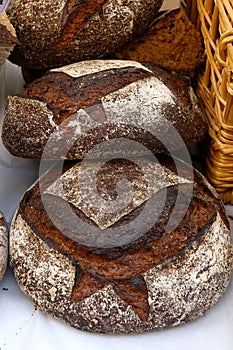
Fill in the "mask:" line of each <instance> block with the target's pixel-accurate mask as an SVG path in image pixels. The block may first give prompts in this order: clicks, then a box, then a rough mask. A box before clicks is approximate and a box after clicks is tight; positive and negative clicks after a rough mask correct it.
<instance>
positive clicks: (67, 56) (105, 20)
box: [8, 0, 163, 69]
mask: <svg viewBox="0 0 233 350" xmlns="http://www.w3.org/2000/svg"><path fill="white" fill-rule="evenodd" d="M162 2H163V1H162V0H137V1H134V0H126V1H122V0H97V1H96V0H95V1H93V0H91V1H88V2H87V1H85V2H82V1H75V0H50V1H46V2H45V1H42V0H39V1H35V0H31V1H30V2H29V1H27V0H23V1H22V0H12V1H11V5H10V8H9V11H8V14H9V16H10V19H11V21H12V23H13V24H14V26H15V28H16V31H17V35H18V37H19V40H20V42H21V45H20V46H18V47H17V48H16V49H15V50H14V53H13V55H11V60H12V61H13V62H14V63H17V64H19V65H22V66H26V67H31V68H35V69H39V68H46V69H48V68H51V67H58V66H62V65H65V64H69V63H72V62H77V61H82V60H85V59H93V58H99V57H103V56H104V55H108V54H109V53H111V52H114V51H115V50H116V49H117V48H119V47H120V46H121V45H123V44H126V43H127V42H129V41H130V40H131V39H132V38H133V37H135V36H136V35H138V34H139V33H142V32H143V31H145V30H146V28H147V27H148V26H149V23H150V22H151V21H152V19H153V18H154V16H155V14H156V13H157V12H158V10H159V8H160V7H161V5H162Z"/></svg>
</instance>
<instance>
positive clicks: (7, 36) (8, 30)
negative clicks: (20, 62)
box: [0, 13, 19, 66]
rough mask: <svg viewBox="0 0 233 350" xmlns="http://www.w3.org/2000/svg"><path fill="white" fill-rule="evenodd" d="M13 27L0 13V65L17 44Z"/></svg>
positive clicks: (5, 16)
mask: <svg viewBox="0 0 233 350" xmlns="http://www.w3.org/2000/svg"><path fill="white" fill-rule="evenodd" d="M18 43H19V42H18V40H17V38H16V33H15V29H14V27H13V26H12V24H11V23H10V21H9V19H8V17H7V15H6V14H5V13H3V14H0V66H1V65H2V64H4V63H5V61H6V59H7V58H8V57H9V55H10V52H11V51H12V50H13V48H14V46H15V45H16V44H18Z"/></svg>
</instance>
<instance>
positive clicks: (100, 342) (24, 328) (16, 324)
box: [0, 62, 233, 350]
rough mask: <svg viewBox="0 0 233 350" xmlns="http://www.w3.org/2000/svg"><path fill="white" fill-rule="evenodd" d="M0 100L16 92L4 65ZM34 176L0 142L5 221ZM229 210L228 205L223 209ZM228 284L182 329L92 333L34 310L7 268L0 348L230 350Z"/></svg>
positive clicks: (0, 296) (14, 74) (14, 72)
mask: <svg viewBox="0 0 233 350" xmlns="http://www.w3.org/2000/svg"><path fill="white" fill-rule="evenodd" d="M0 83H1V86H0V87H1V90H0V98H1V100H0V102H1V114H0V118H1V120H2V118H3V111H4V103H5V98H6V96H7V95H8V94H12V93H17V92H19V91H20V90H21V89H22V86H23V80H22V77H21V72H20V69H19V68H18V67H17V66H14V65H12V64H10V63H9V62H7V64H6V65H5V66H4V67H3V68H2V69H1V71H0ZM37 176H38V162H35V161H31V160H23V159H19V158H16V157H13V156H11V155H10V154H9V153H8V152H7V151H6V149H5V148H4V147H3V145H2V144H1V142H0V210H2V211H3V213H4V214H5V216H6V218H7V221H8V223H9V224H10V221H11V219H12V216H13V214H14V212H15V209H16V208H17V206H18V203H19V201H20V198H21V196H22V195H23V193H24V191H25V190H26V189H27V188H28V187H29V186H30V185H31V184H32V182H33V181H34V180H35V179H36V178H37ZM228 210H229V211H232V207H228ZM232 292H233V283H231V285H230V287H229V288H228V290H227V292H226V293H225V295H224V296H223V297H222V298H221V300H220V301H219V302H218V303H217V304H216V305H215V306H214V307H213V308H212V309H211V310H209V311H208V312H207V313H206V315H205V316H203V317H201V318H199V319H197V320H195V321H192V322H190V323H188V324H186V325H184V326H180V327H176V328H174V329H168V330H164V331H159V332H151V333H146V334H141V335H130V336H119V335H114V336H110V335H98V334H90V333H87V332H82V331H79V330H76V329H74V328H72V327H70V326H68V325H66V324H64V323H63V322H61V321H59V320H55V319H53V318H51V317H50V316H47V315H45V314H43V313H42V312H41V311H39V310H35V308H34V305H33V303H32V302H31V300H29V299H28V298H27V297H26V296H25V295H24V294H23V293H22V292H21V291H20V289H19V287H18V285H17V282H16V280H15V278H14V276H13V273H12V271H11V269H10V268H8V270H7V273H6V275H5V277H4V279H3V281H2V283H1V285H0V320H1V321H0V350H13V349H14V350H27V349H30V350H41V349H43V350H51V349H56V350H68V349H80V350H81V349H85V350H94V349H95V350H105V349H106V350H107V349H111V350H122V349H128V350H131V349H132V350H139V349H140V350H141V349H146V350H156V349H159V350H171V349H179V350H187V349H189V350H192V349H193V350H194V349H195V350H196V349H198V350H202V349H203V350H220V349H221V350H232V349H233V333H232V325H233V295H232Z"/></svg>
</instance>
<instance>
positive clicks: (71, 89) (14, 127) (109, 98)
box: [2, 60, 207, 159]
mask: <svg viewBox="0 0 233 350" xmlns="http://www.w3.org/2000/svg"><path fill="white" fill-rule="evenodd" d="M206 132H207V122H206V119H205V116H204V115H203V113H202V112H201V110H200V108H199V105H198V102H197V99H196V96H195V95H194V93H193V90H192V88H191V84H190V80H189V79H188V78H187V79H186V78H184V77H179V76H177V75H173V74H169V73H166V72H165V71H163V70H161V69H159V68H157V67H156V66H154V65H153V64H148V65H146V64H143V65H142V64H140V63H137V62H134V61H114V60H113V61H112V60H94V61H83V62H79V63H75V64H72V65H69V66H65V67H61V68H57V69H53V70H51V71H49V72H48V73H47V74H45V75H44V76H43V77H42V78H40V79H38V80H36V81H34V82H33V83H32V84H29V85H28V86H27V88H26V89H25V91H24V93H23V95H21V96H19V95H17V96H10V97H9V98H8V101H7V104H6V109H5V118H4V121H3V128H2V139H3V143H4V145H5V147H6V148H7V149H8V150H9V151H10V152H11V153H12V154H14V155H15V156H19V157H25V158H34V159H40V158H41V157H42V155H43V157H44V159H82V158H83V157H84V156H85V155H86V154H87V153H88V152H89V151H90V150H91V149H92V148H93V147H94V146H96V145H97V144H100V143H103V142H105V141H108V140H110V139H122V138H126V139H129V140H133V141H136V142H138V143H140V144H142V145H143V146H144V149H145V148H146V149H148V150H150V151H151V152H152V153H158V152H164V151H167V149H168V150H169V151H171V150H174V149H179V148H181V147H184V145H185V144H186V145H190V144H192V143H196V142H198V141H200V140H202V139H203V138H204V137H205V135H206ZM51 139H52V141H51ZM132 151H134V152H135V155H137V154H140V152H141V149H140V151H139V150H138V149H135V150H132ZM146 152H147V151H146ZM102 156H103V154H102ZM95 157H96V155H95Z"/></svg>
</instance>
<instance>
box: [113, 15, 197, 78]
mask: <svg viewBox="0 0 233 350" xmlns="http://www.w3.org/2000/svg"><path fill="white" fill-rule="evenodd" d="M114 57H115V58H118V59H127V60H135V61H139V62H152V63H154V64H155V65H157V66H159V67H161V68H165V69H168V70H169V71H174V72H181V73H183V74H193V73H194V72H195V71H196V70H197V69H198V68H200V67H201V65H202V64H203V63H204V47H203V42H202V37H201V34H200V33H199V31H198V30H197V29H196V28H195V26H194V25H193V24H192V23H191V22H190V20H189V19H188V17H187V15H186V14H185V12H184V11H183V10H181V9H174V10H170V11H167V12H165V13H163V14H162V15H158V16H157V18H156V20H155V21H154V22H153V24H151V26H150V28H149V29H148V30H147V31H146V32H145V33H143V34H142V35H140V36H138V37H137V38H135V39H134V40H132V41H131V42H130V43H129V44H128V45H126V46H125V47H122V48H121V49H120V50H118V51H117V52H116V53H115V54H114Z"/></svg>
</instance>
